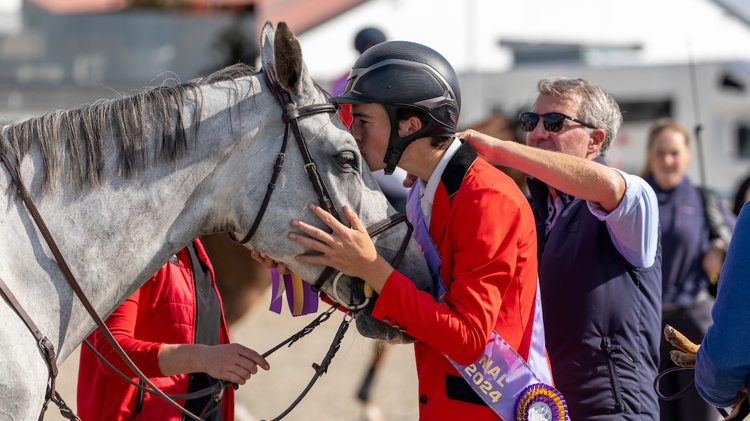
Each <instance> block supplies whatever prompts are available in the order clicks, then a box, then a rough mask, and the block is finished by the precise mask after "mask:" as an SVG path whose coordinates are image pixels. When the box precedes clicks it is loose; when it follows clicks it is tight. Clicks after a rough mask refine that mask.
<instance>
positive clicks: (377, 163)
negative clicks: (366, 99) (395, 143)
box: [349, 104, 391, 171]
mask: <svg viewBox="0 0 750 421" xmlns="http://www.w3.org/2000/svg"><path fill="white" fill-rule="evenodd" d="M349 130H350V131H351V133H352V136H354V140H356V141H357V146H359V150H360V151H361V152H362V157H363V158H364V160H365V162H367V166H368V167H370V171H377V170H381V169H383V168H385V162H383V158H384V157H385V152H386V150H387V149H388V139H390V137H391V122H390V120H389V119H388V113H387V112H386V111H385V107H383V106H382V105H381V104H352V125H351V127H350V129H349Z"/></svg>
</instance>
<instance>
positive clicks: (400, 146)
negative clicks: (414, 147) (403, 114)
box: [383, 104, 439, 175]
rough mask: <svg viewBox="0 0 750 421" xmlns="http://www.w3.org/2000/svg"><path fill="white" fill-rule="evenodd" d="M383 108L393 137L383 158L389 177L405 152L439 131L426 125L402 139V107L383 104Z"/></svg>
mask: <svg viewBox="0 0 750 421" xmlns="http://www.w3.org/2000/svg"><path fill="white" fill-rule="evenodd" d="M383 106H384V107H385V110H386V112H387V113H388V119H389V120H390V122H391V137H390V139H389V140H388V149H387V150H386V151H385V157H384V158H383V162H385V164H386V167H385V170H384V172H385V174H386V175H388V174H393V171H395V170H396V166H398V163H399V161H400V160H401V157H402V156H403V155H404V151H405V150H406V148H407V147H408V146H409V145H410V144H411V143H412V142H414V141H415V140H417V139H421V138H423V137H429V136H434V135H435V134H436V133H437V132H438V131H439V129H438V128H437V127H435V126H433V125H431V124H426V125H425V126H423V127H422V128H421V129H419V130H417V131H416V132H414V133H412V134H410V135H407V136H404V137H401V136H399V134H398V110H399V108H400V107H397V106H394V105H391V104H383Z"/></svg>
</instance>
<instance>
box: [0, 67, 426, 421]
mask: <svg viewBox="0 0 750 421" xmlns="http://www.w3.org/2000/svg"><path fill="white" fill-rule="evenodd" d="M264 71H265V76H266V82H267V83H268V85H269V86H270V87H271V91H272V92H273V94H274V96H275V97H276V99H277V100H278V101H279V102H280V103H281V104H282V107H283V108H284V114H283V116H282V119H283V121H284V123H286V128H285V133H284V141H283V144H282V148H281V152H280V153H279V155H278V156H277V159H276V163H275V165H274V172H273V175H272V177H271V182H270V183H269V184H268V189H267V191H266V195H265V197H264V199H263V203H262V204H261V207H260V209H259V211H258V214H257V216H256V218H255V221H254V222H253V225H252V226H251V228H250V230H249V232H248V233H247V235H246V236H245V237H244V238H243V239H242V240H237V239H236V238H235V236H234V235H233V234H232V233H229V236H230V238H231V239H232V240H233V241H235V242H237V243H240V244H244V243H246V242H248V241H249V240H250V238H252V236H253V235H254V234H255V232H256V231H257V229H258V226H259V225H260V221H261V219H262V218H263V215H264V213H265V210H266V208H267V206H268V202H269V201H270V198H271V194H272V193H273V190H274V188H275V186H276V185H275V183H276V180H277V178H278V175H279V173H280V172H281V168H282V166H283V163H284V158H285V152H286V145H287V139H288V136H289V127H290V126H291V128H292V131H293V133H294V137H295V140H296V141H297V145H298V147H299V149H300V153H301V154H302V157H303V159H304V161H305V167H304V168H305V171H306V172H307V174H308V178H309V179H310V181H311V183H312V185H313V188H314V189H315V192H316V193H317V194H318V200H319V203H320V206H321V207H322V208H323V209H325V210H326V211H328V212H329V213H331V214H332V215H333V216H334V217H335V218H336V219H337V220H339V221H341V219H340V217H339V215H338V213H337V212H336V209H335V208H334V207H333V201H332V200H331V197H330V194H329V193H328V189H327V188H326V186H325V183H324V182H323V180H322V178H321V177H320V173H319V172H318V170H317V167H316V166H315V162H314V161H313V158H312V155H311V154H310V151H309V149H308V147H307V143H306V142H305V140H304V137H303V135H302V132H301V130H300V128H299V123H298V119H299V118H300V117H304V116H308V115H313V114H318V113H323V112H325V113H334V114H335V113H336V112H337V111H338V106H337V105H336V104H333V103H326V104H313V105H308V106H305V107H301V108H296V105H295V104H294V102H293V101H292V99H291V96H290V95H289V93H288V92H286V91H285V90H284V89H283V88H281V86H280V85H279V83H278V81H276V78H275V74H274V70H273V66H272V63H270V62H269V63H268V65H266V66H264ZM0 160H2V162H3V164H4V165H5V167H6V168H7V169H8V172H9V173H10V175H11V177H12V178H13V182H14V184H15V185H16V190H17V192H18V194H19V196H20V197H21V199H22V201H23V202H24V204H25V205H26V208H27V210H28V212H29V213H30V214H31V216H32V218H33V220H34V222H35V224H36V225H37V227H38V229H39V231H40V232H41V234H42V236H43V237H44V239H45V242H46V243H47V246H48V247H49V249H50V251H51V252H52V254H53V256H54V257H55V260H56V261H57V264H58V266H59V267H60V270H61V271H62V273H63V275H64V276H65V279H66V280H67V281H68V284H69V285H70V287H71V289H73V291H74V293H75V294H76V296H77V297H78V299H79V300H80V301H81V303H82V304H83V306H84V308H85V309H86V311H87V312H88V313H89V315H90V316H91V318H92V319H93V320H94V322H95V323H96V325H97V327H98V328H99V329H100V330H101V332H102V333H103V334H104V336H105V338H106V339H107V341H108V342H109V343H110V345H111V346H112V347H113V349H114V350H115V352H117V354H118V355H119V356H120V358H121V359H122V360H123V361H124V362H125V364H126V365H127V366H128V368H130V369H131V370H132V371H133V373H135V374H136V376H137V377H138V378H139V379H140V381H141V382H143V383H144V384H145V385H146V386H147V387H146V386H143V385H141V384H137V383H135V382H133V381H132V380H130V379H129V378H128V377H127V376H126V375H124V374H122V373H121V372H119V370H117V369H116V368H115V367H114V366H113V365H112V364H111V363H109V362H108V361H106V359H104V357H103V356H102V355H101V354H100V353H99V352H97V351H96V350H95V349H94V347H93V346H91V344H89V343H88V341H84V343H85V345H86V346H88V347H89V348H90V349H91V350H92V351H93V352H94V354H95V355H96V356H97V357H99V358H100V359H101V360H102V361H103V362H104V363H105V364H106V365H107V366H108V367H109V368H111V369H113V370H114V371H115V372H116V373H117V374H119V375H120V376H121V377H123V378H124V379H125V380H126V381H127V382H129V383H130V384H131V385H133V386H135V387H137V388H138V389H140V390H143V391H144V392H147V393H151V394H155V395H158V396H160V397H161V398H162V399H164V400H165V401H167V402H168V403H169V404H170V405H171V406H172V407H174V408H176V409H177V410H179V411H180V412H182V413H183V414H184V415H185V416H187V417H188V418H190V419H193V420H196V421H203V418H202V417H204V416H207V415H209V414H210V413H211V412H213V411H215V410H216V409H218V407H219V404H220V402H221V398H222V395H223V391H224V389H225V388H226V387H228V386H229V385H230V384H231V383H227V382H224V381H219V382H218V383H217V384H216V385H214V386H213V387H210V388H207V389H204V390H201V391H197V392H193V393H189V394H184V395H167V394H165V393H164V392H162V391H161V390H160V389H159V388H157V387H156V386H155V385H154V384H153V383H152V382H151V381H150V380H149V379H148V377H146V376H145V375H144V374H143V373H142V372H141V370H140V369H138V367H137V366H136V365H135V363H133V361H132V360H131V359H130V357H128V355H127V354H126V353H125V351H124V350H123V349H122V347H121V346H120V344H119V343H118V342H117V340H116V339H115V338H114V336H113V335H112V333H111V332H110V330H109V328H108V327H107V325H106V324H105V323H104V320H102V318H101V316H99V314H98V313H97V312H96V309H95V308H94V306H93V305H92V304H91V302H90V301H89V299H88V298H87V297H86V294H85V293H84V292H83V290H82V288H81V287H80V284H79V283H78V281H77V280H76V278H75V276H74V275H73V273H72V271H71V270H70V267H69V266H68V264H67V262H66V260H65V258H64V257H63V255H62V253H61V252H60V250H59V248H58V247H57V243H56V242H55V240H54V238H53V237H52V234H51V233H50V231H49V229H48V228H47V225H46V224H45V222H44V220H43V218H42V216H41V214H40V213H39V210H38V209H37V207H36V205H35V204H34V201H33V200H32V198H31V195H30V194H29V192H28V190H27V189H26V187H25V186H24V184H23V181H22V180H21V175H20V171H19V167H20V163H19V165H18V166H16V165H13V164H12V163H11V161H10V160H9V159H8V156H7V155H6V154H5V152H4V151H3V150H2V149H0ZM402 222H404V223H406V224H407V235H406V236H405V238H404V240H403V242H402V244H401V247H400V249H399V251H398V253H397V254H396V256H395V258H394V260H393V266H394V267H395V266H398V264H399V263H400V261H401V260H402V258H403V256H404V254H405V252H406V248H407V246H408V242H409V239H410V238H411V233H412V226H411V224H409V222H408V221H407V220H406V216H405V215H404V214H402V213H397V214H395V215H392V216H390V217H388V218H385V219H384V220H382V221H380V222H378V223H376V224H374V225H372V226H371V227H368V229H367V231H368V234H369V235H370V237H374V236H377V235H379V234H381V233H382V232H384V231H386V230H388V229H390V228H393V227H394V226H396V225H398V224H400V223H402ZM333 271H334V269H333V268H331V267H327V268H326V269H325V270H324V271H323V273H322V274H321V275H320V277H319V278H318V280H317V281H316V283H315V285H314V286H313V289H314V290H316V292H317V291H319V290H320V288H321V287H322V286H323V284H324V283H325V282H326V281H327V279H328V278H329V277H330V276H331V274H332V273H333ZM339 276H340V275H339ZM336 279H338V277H337V278H336ZM334 289H335V285H334ZM0 295H2V297H3V298H4V299H5V300H6V301H7V302H8V303H9V304H10V306H11V307H12V308H13V309H14V310H15V312H16V313H17V314H18V315H19V317H21V319H22V320H23V321H24V323H25V324H26V326H27V328H28V329H29V330H30V331H31V333H32V334H33V335H34V337H35V338H36V342H37V346H38V347H39V349H40V350H41V352H42V355H43V357H44V359H45V362H46V364H47V368H48V373H49V377H48V380H47V391H46V394H45V400H44V404H43V406H42V410H41V412H40V414H39V420H40V421H41V420H42V419H43V418H44V414H45V412H46V410H47V407H48V405H49V402H50V401H51V402H53V403H55V404H56V405H57V406H58V408H59V409H60V413H61V414H62V416H63V417H64V418H66V419H69V420H72V421H80V418H78V417H77V416H76V415H75V413H74V412H73V411H72V410H71V409H70V408H69V407H68V406H67V404H66V403H65V401H64V400H63V399H62V397H61V396H60V394H59V393H58V392H57V390H56V389H55V383H56V378H57V374H58V368H57V361H56V354H55V347H54V345H53V344H52V342H51V341H50V340H49V339H48V338H47V337H46V336H45V335H43V334H42V333H41V331H40V330H39V328H38V327H37V326H36V324H35V323H34V322H33V320H32V319H31V318H30V317H29V315H28V313H27V312H26V311H25V310H24V308H23V306H22V305H21V304H20V303H19V302H18V300H17V299H16V297H15V295H14V294H13V292H12V291H11V290H10V289H9V288H8V286H7V285H6V284H5V282H4V281H3V280H2V279H1V278H0ZM334 295H336V293H335V291H334ZM335 298H338V297H335ZM368 300H369V298H368ZM337 301H340V300H337ZM343 305H344V306H345V307H346V308H347V309H349V311H348V312H347V313H346V314H345V315H344V320H342V322H341V325H340V326H339V329H338V331H337V332H336V335H335V337H334V340H333V342H332V344H331V346H330V347H329V350H328V352H327V354H326V356H325V357H324V359H323V361H322V362H321V364H320V365H318V364H313V368H314V369H315V372H316V373H315V375H314V376H313V378H312V379H311V380H310V382H309V384H308V386H307V387H306V388H305V390H304V391H303V392H302V393H301V394H300V395H299V396H298V397H297V399H296V400H295V401H294V402H293V403H292V404H291V405H290V406H289V407H288V408H287V409H286V410H285V411H284V412H283V413H282V414H281V415H279V416H278V417H276V418H274V421H276V420H280V419H281V418H283V417H284V416H286V415H287V414H288V413H289V412H291V411H292V409H294V407H295V406H296V405H297V404H298V403H299V402H300V401H301V400H302V398H304V396H305V395H306V394H307V392H308V391H309V390H310V389H311V387H312V386H313V384H314V383H315V381H316V380H317V379H318V378H319V377H320V376H322V375H323V374H325V373H326V372H327V370H328V366H329V364H330V362H331V360H332V359H333V356H334V355H335V353H336V351H337V350H338V348H339V347H340V345H341V341H342V340H343V337H344V334H345V333H346V330H347V329H348V326H349V323H350V322H351V320H352V319H353V313H352V309H359V308H361V307H362V306H358V307H352V306H351V305H346V304H343ZM338 307H339V304H336V305H334V306H332V307H331V308H329V309H328V310H327V311H326V312H324V313H322V314H321V315H320V316H318V317H317V318H316V319H315V320H313V322H311V323H310V324H308V325H307V326H305V328H303V329H302V330H301V331H299V332H298V333H296V334H294V335H292V336H291V337H290V338H289V339H287V340H286V341H284V342H282V343H280V344H279V345H277V346H276V347H274V348H272V349H271V350H269V351H267V352H266V353H264V354H263V357H264V358H265V357H267V356H269V355H270V354H272V353H273V352H274V351H276V350H278V349H279V348H281V347H282V346H283V345H285V344H287V343H288V344H289V346H291V345H292V344H293V343H294V342H296V341H297V340H299V339H301V338H302V337H304V336H305V335H307V334H308V333H310V332H312V330H313V329H315V327H317V326H318V325H320V323H322V322H324V321H326V320H327V319H328V318H329V317H330V316H331V313H332V312H333V311H334V310H335V309H337V308H338ZM234 387H235V388H237V385H234ZM210 394H213V395H214V398H213V399H212V401H211V402H216V403H217V406H216V408H214V409H213V410H212V411H210V412H206V410H204V413H202V414H201V416H200V417H199V416H196V415H195V414H193V413H191V412H190V411H188V410H186V409H185V408H183V407H182V406H180V405H179V404H178V403H177V402H175V400H188V399H195V398H198V397H203V396H207V395H210ZM211 402H209V403H211ZM206 409H208V406H207V407H206Z"/></svg>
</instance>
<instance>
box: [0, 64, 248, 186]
mask: <svg viewBox="0 0 750 421" xmlns="http://www.w3.org/2000/svg"><path fill="white" fill-rule="evenodd" d="M257 73H258V72H257V70H256V69H255V68H254V67H251V66H248V65H246V64H242V63H238V64H235V65H233V66H229V67H226V68H224V69H222V70H219V71H217V72H214V73H211V74H209V75H206V76H204V77H202V78H198V79H194V80H191V81H188V82H185V83H182V84H179V85H176V86H165V85H163V86H157V87H147V88H144V89H142V90H141V91H139V92H137V93H134V94H131V95H127V96H125V97H123V98H118V99H104V100H99V101H96V102H94V103H92V104H89V105H83V106H80V107H77V108H73V109H70V110H56V111H53V112H51V113H49V114H46V115H43V116H40V117H34V118H30V119H28V120H25V121H22V122H19V123H15V124H10V125H7V126H4V127H3V128H2V131H1V132H0V138H1V139H0V141H1V142H2V143H3V148H4V149H5V150H6V152H10V153H12V154H13V155H14V157H15V158H16V160H17V162H19V163H20V162H22V161H23V159H24V158H25V157H26V156H27V153H28V151H29V149H31V147H32V145H34V144H35V143H36V144H38V145H39V150H40V153H41V160H42V162H43V164H44V169H43V171H44V173H43V191H44V192H46V193H49V192H51V191H52V190H53V188H54V185H55V183H54V181H56V180H58V179H60V178H61V177H64V180H63V181H64V182H65V183H66V184H67V185H69V186H73V187H76V188H79V189H80V188H83V187H95V186H99V185H101V184H102V182H103V180H104V170H105V141H106V135H107V131H108V130H109V131H110V132H111V133H112V134H113V135H114V136H113V137H114V138H115V139H117V140H116V141H115V148H116V150H117V153H118V161H117V173H118V174H119V175H120V176H123V177H126V178H131V177H134V176H136V175H138V174H139V173H141V172H143V171H145V170H148V169H149V168H150V167H151V166H152V164H154V163H156V162H166V163H174V162H176V161H178V160H179V159H180V158H182V157H184V156H185V155H187V153H188V151H189V150H190V142H188V139H187V136H186V129H187V128H186V127H185V125H184V120H185V117H186V116H185V115H183V114H184V109H183V106H184V105H185V104H186V102H188V101H190V100H192V101H194V103H195V107H194V108H193V110H192V113H191V114H192V119H191V120H192V121H193V122H195V125H194V129H195V134H196V135H197V133H198V131H199V129H200V116H201V111H202V110H201V102H202V101H201V100H202V96H201V91H200V88H201V87H202V86H206V85H210V84H215V83H220V82H225V81H230V82H236V81H237V80H238V79H240V78H243V77H247V76H253V75H256V74H257ZM236 91H237V92H238V91H239V89H236ZM230 100H231V99H230ZM235 100H236V101H237V102H239V98H238V97H235ZM230 105H231V104H228V106H230ZM230 126H232V125H231V124H230ZM152 137H153V138H154V139H157V140H156V141H155V142H152V143H153V144H151V145H150V144H149V139H151V138H152ZM158 139H161V141H160V142H159V140H158Z"/></svg>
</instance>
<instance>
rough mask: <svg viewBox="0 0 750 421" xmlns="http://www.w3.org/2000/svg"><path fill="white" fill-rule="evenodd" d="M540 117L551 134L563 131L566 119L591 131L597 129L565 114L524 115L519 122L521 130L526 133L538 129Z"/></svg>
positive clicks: (545, 128)
mask: <svg viewBox="0 0 750 421" xmlns="http://www.w3.org/2000/svg"><path fill="white" fill-rule="evenodd" d="M539 117H541V118H542V122H543V124H544V130H546V131H548V132H551V133H556V132H559V131H560V130H562V128H563V123H564V122H565V119H568V120H571V121H575V122H576V123H579V124H581V125H583V126H586V127H588V128H589V129H595V128H596V127H594V126H592V125H591V124H588V123H586V122H583V121H581V120H579V119H577V118H575V117H571V116H569V115H565V114H563V113H547V114H537V113H523V114H521V115H520V116H519V117H518V120H519V121H520V122H521V130H523V131H525V132H530V131H533V130H534V128H535V127H536V124H537V123H538V122H539Z"/></svg>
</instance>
